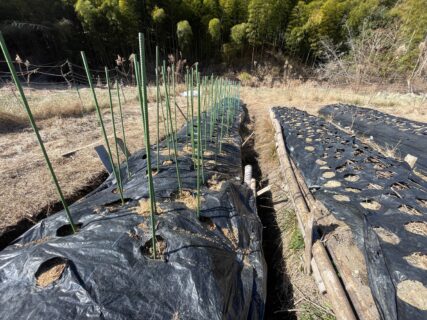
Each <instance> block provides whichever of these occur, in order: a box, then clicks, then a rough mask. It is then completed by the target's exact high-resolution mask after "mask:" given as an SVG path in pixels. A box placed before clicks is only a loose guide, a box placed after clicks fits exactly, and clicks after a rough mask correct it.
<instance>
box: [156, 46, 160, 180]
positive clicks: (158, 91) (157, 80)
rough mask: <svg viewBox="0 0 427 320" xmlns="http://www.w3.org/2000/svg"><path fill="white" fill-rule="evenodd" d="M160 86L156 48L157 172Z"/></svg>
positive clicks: (158, 160)
mask: <svg viewBox="0 0 427 320" xmlns="http://www.w3.org/2000/svg"><path fill="white" fill-rule="evenodd" d="M159 100H160V86H159V46H156V107H157V109H156V121H157V159H156V160H157V161H156V162H157V172H159V170H160V150H159V143H160V125H159V116H160V113H159V107H160V101H159Z"/></svg>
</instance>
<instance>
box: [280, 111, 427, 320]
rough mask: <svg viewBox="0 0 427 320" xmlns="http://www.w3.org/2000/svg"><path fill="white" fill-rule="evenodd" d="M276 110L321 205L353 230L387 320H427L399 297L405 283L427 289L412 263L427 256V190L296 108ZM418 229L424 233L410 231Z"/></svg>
mask: <svg viewBox="0 0 427 320" xmlns="http://www.w3.org/2000/svg"><path fill="white" fill-rule="evenodd" d="M273 110H274V113H275V115H276V118H277V119H278V120H279V122H280V123H281V127H282V132H283V136H284V139H285V143H286V148H287V149H288V152H289V154H290V156H291V157H292V159H293V160H294V161H295V163H296V165H297V166H298V168H299V169H300V171H301V173H302V175H303V176H304V179H305V181H306V183H307V185H308V187H309V188H310V190H311V191H312V192H313V194H314V196H315V198H316V199H318V200H320V201H321V202H322V203H323V204H324V205H325V206H326V207H327V209H328V210H330V212H331V213H332V214H333V215H334V216H335V217H336V218H338V219H339V220H342V221H344V222H345V223H346V224H348V225H349V226H350V227H351V229H352V231H353V234H354V237H355V241H356V243H357V245H358V246H359V247H360V248H361V250H362V252H364V255H365V260H366V263H367V270H368V278H369V285H370V287H371V290H372V293H373V296H374V300H375V302H376V304H377V307H378V309H379V312H380V314H381V316H382V317H383V319H408V320H409V319H411V320H412V319H427V310H422V306H418V307H419V308H418V307H417V306H416V304H415V305H414V304H409V303H407V302H405V301H403V300H401V299H400V298H399V297H398V295H397V288H398V285H399V283H402V281H405V280H412V281H417V282H418V283H421V285H422V286H424V287H425V288H427V272H426V270H425V269H422V268H419V267H417V266H414V265H413V264H410V263H408V261H407V260H406V259H405V257H408V256H411V255H412V254H414V253H420V254H421V255H423V254H424V255H425V254H426V253H427V249H426V248H427V236H426V235H425V234H423V231H422V230H423V228H424V230H426V229H427V182H426V181H424V180H422V179H421V178H419V177H418V176H417V175H415V174H414V173H413V172H412V170H411V169H410V167H409V166H408V165H407V164H406V163H402V162H398V161H396V160H394V159H391V158H388V157H385V156H383V155H382V154H380V153H378V152H377V151H375V150H373V149H372V148H370V147H369V146H367V145H364V144H363V143H361V142H360V141H359V140H358V139H356V138H355V137H352V136H350V135H348V134H347V133H345V132H343V131H341V130H339V129H337V127H335V126H334V125H333V124H331V123H329V122H326V121H324V120H323V119H321V118H318V117H315V116H312V115H309V114H308V113H306V112H303V111H300V110H298V109H295V108H283V107H282V108H279V107H275V108H274V109H273ZM411 223H415V224H416V225H417V226H418V227H419V228H418V231H416V230H415V231H414V232H410V231H408V230H407V229H406V228H407V227H408V226H409V225H411ZM381 231H383V232H381ZM384 233H386V234H387V235H388V236H384ZM387 238H388V239H387ZM393 239H398V240H397V241H394V242H393V241H389V240H393ZM407 283H408V282H407ZM412 294H414V292H412Z"/></svg>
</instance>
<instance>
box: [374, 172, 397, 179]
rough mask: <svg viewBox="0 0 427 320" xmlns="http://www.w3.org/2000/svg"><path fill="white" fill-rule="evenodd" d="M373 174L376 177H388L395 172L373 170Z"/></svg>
mask: <svg viewBox="0 0 427 320" xmlns="http://www.w3.org/2000/svg"><path fill="white" fill-rule="evenodd" d="M375 175H376V176H377V178H378V179H390V178H391V177H393V176H394V175H395V174H394V173H393V172H391V171H375Z"/></svg>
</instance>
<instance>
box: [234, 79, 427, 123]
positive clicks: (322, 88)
mask: <svg viewBox="0 0 427 320" xmlns="http://www.w3.org/2000/svg"><path fill="white" fill-rule="evenodd" d="M242 98H243V100H244V101H245V102H246V103H248V104H249V103H255V104H257V105H259V107H261V108H265V107H266V106H269V107H270V106H278V105H281V106H294V107H297V108H299V109H301V110H305V111H307V112H309V113H312V114H318V111H319V110H320V108H321V107H322V106H324V105H325V104H332V103H340V102H341V103H349V104H356V105H359V106H365V107H370V108H374V109H377V110H380V111H382V112H386V113H389V114H392V115H395V116H400V117H404V118H407V119H410V120H416V121H424V122H427V97H426V96H422V95H413V94H401V93H394V92H386V91H381V92H380V91H377V90H376V88H375V87H374V86H370V87H368V86H367V87H357V88H351V86H350V87H336V86H332V85H328V84H322V85H320V84H318V83H315V82H305V83H300V82H298V81H290V82H288V83H287V84H280V85H279V86H277V87H274V88H270V87H258V88H251V87H243V88H242Z"/></svg>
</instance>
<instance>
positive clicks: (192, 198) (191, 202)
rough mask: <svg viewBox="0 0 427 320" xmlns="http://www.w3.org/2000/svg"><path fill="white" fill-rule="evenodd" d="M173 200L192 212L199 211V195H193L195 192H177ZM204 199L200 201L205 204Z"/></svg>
mask: <svg viewBox="0 0 427 320" xmlns="http://www.w3.org/2000/svg"><path fill="white" fill-rule="evenodd" d="M171 198H172V200H174V201H176V202H180V203H183V204H185V206H186V207H187V208H189V209H191V210H196V209H197V195H196V193H194V194H193V192H191V191H188V190H182V192H181V193H180V192H177V193H175V194H174V195H172V197H171ZM203 201H204V200H203V198H201V199H200V202H203Z"/></svg>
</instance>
